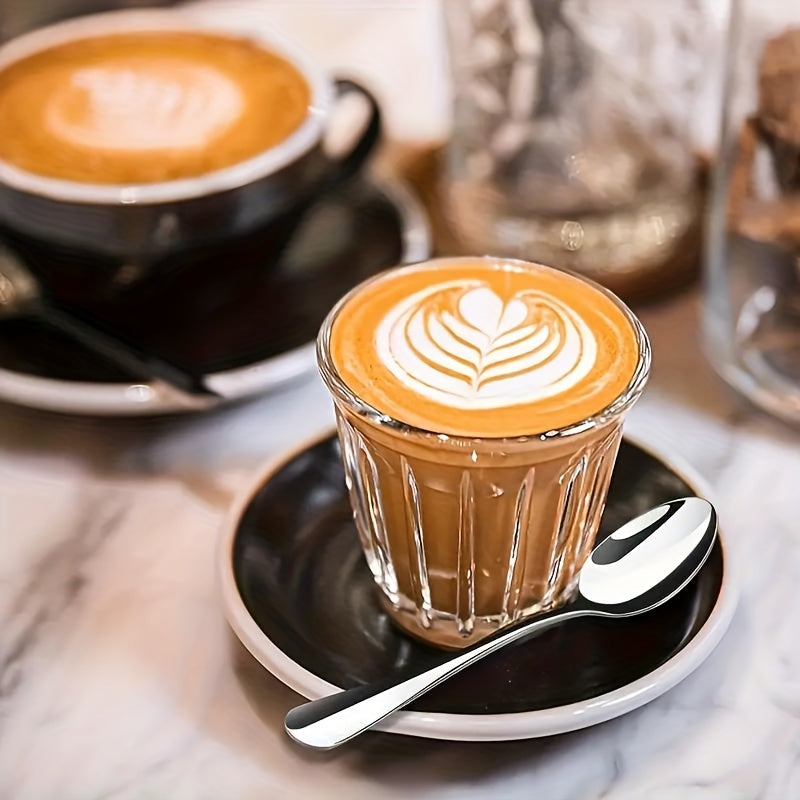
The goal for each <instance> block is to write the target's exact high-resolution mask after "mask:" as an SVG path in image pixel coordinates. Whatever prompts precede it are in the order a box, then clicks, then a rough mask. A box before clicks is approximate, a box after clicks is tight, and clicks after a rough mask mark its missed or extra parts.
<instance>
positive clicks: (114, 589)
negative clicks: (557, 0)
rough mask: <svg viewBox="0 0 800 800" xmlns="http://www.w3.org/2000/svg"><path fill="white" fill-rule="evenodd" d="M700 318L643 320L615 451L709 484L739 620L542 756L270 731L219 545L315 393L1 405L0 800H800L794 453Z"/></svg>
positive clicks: (290, 698) (653, 309) (795, 436)
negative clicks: (718, 370)
mask: <svg viewBox="0 0 800 800" xmlns="http://www.w3.org/2000/svg"><path fill="white" fill-rule="evenodd" d="M277 5H279V6H281V9H282V10H281V13H283V14H284V15H285V16H286V15H287V14H288V12H287V11H286V7H288V6H289V5H290V4H277ZM305 5H306V6H311V7H313V8H314V9H315V13H322V11H324V10H325V8H326V6H325V4H324V3H319V4H316V5H315V4H313V3H306V4H305ZM343 5H345V6H347V8H348V13H350V11H353V18H355V16H356V12H359V13H362V14H363V10H364V9H363V8H360V4H358V3H349V4H343ZM361 5H364V4H361ZM366 5H369V4H366ZM411 5H414V4H411ZM423 5H424V4H421V5H419V8H418V9H417V11H420V13H423V14H427V13H428V12H427V9H426V8H423ZM387 6H391V7H392V8H393V9H394V11H393V13H399V12H398V8H400V7H401V6H403V4H402V3H387ZM405 6H406V7H408V6H409V4H405ZM406 10H407V8H406ZM343 29H344V28H343ZM347 29H348V30H349V28H347ZM428 119H429V127H428V129H427V130H426V131H424V135H428V134H429V133H430V132H431V131H435V130H436V129H437V127H438V126H439V124H440V120H436V119H433V120H431V119H430V118H428ZM404 124H405V123H404V121H403V118H402V117H400V118H398V121H397V127H398V129H400V128H402V127H403V125H404ZM698 303H699V297H698V293H697V290H696V289H695V290H690V291H687V292H685V293H683V294H682V295H680V296H677V297H673V298H671V299H669V300H664V301H663V302H661V303H658V304H653V305H650V306H647V307H643V308H640V309H637V310H638V312H639V313H640V316H641V317H642V319H643V321H644V323H645V325H646V327H647V329H648V331H649V332H650V335H651V338H652V342H653V349H654V369H653V375H652V379H651V382H650V385H649V387H648V389H647V391H646V393H645V395H644V397H643V398H642V400H641V401H640V403H639V405H638V406H637V407H636V408H635V409H634V411H633V413H632V415H631V417H630V420H629V424H628V430H629V431H630V432H631V433H633V434H635V435H636V436H637V437H639V438H640V439H642V440H643V441H645V442H647V443H649V444H652V445H653V446H655V447H657V448H659V449H662V450H666V451H669V452H671V453H675V454H677V455H678V456H679V457H680V458H681V459H682V460H683V461H685V462H687V463H688V464H690V465H691V466H692V467H694V469H695V470H696V471H697V472H699V473H700V474H701V475H702V476H703V477H704V478H705V479H706V481H707V482H708V483H709V485H710V487H711V490H712V491H713V497H714V499H715V501H716V503H717V505H718V509H719V512H720V517H721V520H722V524H723V526H724V530H725V533H726V537H727V544H728V549H729V554H730V556H731V563H732V564H733V565H734V566H736V567H737V568H738V569H737V571H738V574H739V578H740V602H739V605H738V608H737V610H736V613H735V614H734V617H733V620H732V622H731V625H730V628H729V630H728V632H727V634H726V635H725V637H724V638H723V639H722V641H721V643H720V644H719V646H718V647H717V648H716V650H715V651H714V652H713V653H712V654H711V656H710V657H709V658H708V660H707V661H706V662H705V663H704V664H702V665H701V666H700V667H699V668H698V669H697V670H696V671H695V672H694V673H692V674H691V675H690V676H689V677H688V678H686V679H685V680H684V681H683V682H682V683H680V684H679V685H678V686H676V687H675V688H674V689H672V690H670V691H669V692H667V693H666V694H665V695H663V696H661V697H660V698H658V699H656V700H655V701H653V702H651V703H650V704H648V705H647V706H645V707H643V708H641V709H639V710H637V711H634V712H631V713H629V714H627V715H625V716H623V717H620V718H618V719H615V720H613V721H611V722H607V723H605V724H603V725H599V726H597V727H594V728H590V729H586V730H583V731H579V732H576V733H571V734H564V735H561V736H557V737H551V738H547V739H533V740H528V741H518V742H508V743H455V742H443V741H432V740H421V739H412V738H408V737H402V736H391V735H388V734H371V735H369V736H367V737H364V738H363V739H361V740H359V741H357V742H354V743H352V744H351V745H349V746H347V747H346V748H344V749H342V750H341V751H337V752H334V753H327V754H316V753H309V752H307V751H304V750H301V749H299V748H298V747H296V746H295V745H293V744H292V743H291V742H290V741H289V740H288V739H287V738H286V736H285V735H284V734H283V732H282V727H281V723H282V718H283V716H284V714H285V712H286V711H287V710H288V709H289V708H290V707H291V706H292V705H293V704H295V703H296V702H297V700H298V697H297V695H295V694H294V693H293V692H291V691H290V690H289V689H287V688H286V687H284V686H283V685H282V684H281V683H279V682H278V681H277V680H276V679H274V678H273V677H272V676H271V675H269V674H268V673H267V672H265V671H264V670H263V669H262V668H261V667H260V666H259V665H258V664H257V663H256V662H255V661H254V660H253V659H252V658H251V657H250V656H249V655H248V654H247V653H246V652H245V651H244V649H243V648H242V646H241V645H240V644H239V643H238V641H237V640H236V639H235V638H234V637H233V636H232V634H231V632H230V630H229V628H228V626H227V624H226V622H225V620H224V617H223V613H222V610H221V607H220V602H219V598H218V594H217V585H216V568H217V564H216V560H217V554H216V546H217V541H218V535H219V531H220V526H221V522H222V519H223V517H224V516H225V513H226V511H227V510H228V508H229V506H230V504H231V501H232V498H233V497H234V496H235V495H236V494H237V493H238V492H240V491H241V490H242V489H243V488H244V487H246V486H248V485H249V484H250V483H251V481H252V479H253V476H254V474H255V473H256V472H257V471H259V470H261V469H262V467H263V465H264V463H265V462H266V461H267V460H269V459H271V458H274V457H275V456H277V455H278V454H280V453H281V452H283V451H284V450H286V449H287V448H289V447H292V446H295V445H296V444H297V443H299V442H301V441H302V440H304V439H306V438H308V437H309V436H313V435H316V434H318V433H319V432H321V431H323V430H325V429H327V428H328V427H329V426H330V425H331V423H332V412H331V408H330V405H329V402H328V399H327V397H326V395H325V393H324V390H323V388H322V386H321V383H320V382H319V380H318V378H317V377H316V375H315V374H313V373H310V374H309V375H308V376H307V377H305V378H303V379H301V380H299V381H297V382H295V383H293V384H292V385H290V386H286V387H284V388H283V389H281V390H279V391H276V392H274V393H272V394H269V395H266V396H263V397H260V398H258V399H255V400H252V401H249V402H246V403H243V404H240V405H237V406H235V407H230V408H226V409H222V410H219V411H217V412H214V413H210V414H206V415H202V416H184V417H173V418H160V419H144V418H140V419H101V418H79V417H67V416H61V415H57V414H50V413H45V412H37V411H33V410H30V409H24V408H19V407H14V406H11V405H0V552H2V554H3V555H2V558H0V798H2V799H3V800H5V799H6V798H8V799H9V800H12V798H13V800H50V799H51V798H58V799H59V800H95V799H97V800H99V799H100V798H107V799H108V800H112V799H113V800H133V799H134V798H135V799H136V800H140V799H141V800H145V798H147V799H148V800H149V798H169V799H170V800H199V799H202V798H209V800H211V799H212V798H213V799H216V798H230V799H231V800H233V799H234V798H236V799H237V800H245V799H246V800H256V798H283V797H303V798H317V797H319V798H348V799H350V798H370V799H373V798H375V799H377V798H407V797H409V796H414V797H417V798H459V799H461V798H472V797H475V798H487V797H496V798H531V797H535V798H546V799H547V800H567V799H570V800H572V799H573V798H599V797H603V798H612V799H613V800H631V799H632V798H644V797H646V798H648V799H649V800H673V799H674V800H749V799H750V798H765V799H774V800H784V799H785V798H796V797H800V629H798V625H797V622H796V617H795V616H794V611H795V610H796V609H797V608H798V606H799V605H800V601H799V600H798V597H797V587H798V585H799V584H800V491H798V476H800V432H797V431H794V430H791V429H789V428H787V427H784V426H782V425H781V424H779V423H777V422H774V421H772V420H770V419H768V418H766V417H764V416H763V415H761V414H759V413H757V412H755V411H753V410H752V409H750V408H748V407H747V406H745V405H744V404H742V403H741V402H740V401H739V400H738V399H737V398H735V397H733V396H732V395H731V394H730V393H729V392H728V391H727V390H726V389H725V387H724V386H722V384H721V383H720V382H719V381H718V379H717V378H716V377H715V376H714V375H713V373H712V372H711V371H710V369H709V368H708V366H707V364H706V362H705V361H704V359H703V357H702V356H701V355H700V353H699V346H698V331H697V317H698Z"/></svg>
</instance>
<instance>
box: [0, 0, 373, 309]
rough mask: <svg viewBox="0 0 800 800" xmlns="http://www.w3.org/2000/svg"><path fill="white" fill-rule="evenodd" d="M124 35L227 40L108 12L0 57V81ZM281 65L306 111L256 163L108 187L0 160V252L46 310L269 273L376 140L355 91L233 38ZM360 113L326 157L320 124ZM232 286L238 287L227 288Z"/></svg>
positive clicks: (306, 61)
mask: <svg viewBox="0 0 800 800" xmlns="http://www.w3.org/2000/svg"><path fill="white" fill-rule="evenodd" d="M131 31H160V32H167V31H200V32H208V33H215V34H222V35H226V34H227V35H231V36H236V37H241V36H242V35H243V34H242V33H240V32H238V31H236V32H231V33H227V32H226V31H220V30H219V28H218V27H216V26H214V25H213V24H212V23H210V22H209V21H208V20H207V19H206V18H204V17H201V16H197V15H195V14H192V13H191V12H189V11H186V10H173V9H168V10H163V9H162V10H155V9H151V10H144V11H117V12H110V13H106V14H97V15H91V16H86V17H80V18H76V19H74V20H70V21H67V22H63V23H59V24H56V25H52V26H49V27H47V28H42V29H40V30H37V31H34V32H32V33H29V34H26V35H24V36H21V37H19V38H17V39H14V40H12V41H11V42H8V43H7V44H5V45H3V46H2V47H0V70H2V69H4V68H5V67H7V66H9V65H11V64H13V63H15V62H16V61H18V60H20V59H22V58H25V57H26V56H29V55H31V54H34V53H36V52H39V51H42V50H45V49H48V48H49V47H52V46H54V45H58V44H62V43H65V42H70V41H75V40H80V39H83V38H91V37H95V36H102V35H107V34H109V33H114V32H126V33H128V32H131ZM244 35H246V36H247V37H248V38H250V39H252V40H253V41H255V42H256V43H257V44H259V45H261V46H263V47H264V48H265V49H267V50H269V51H271V52H273V53H275V54H277V55H279V56H281V57H282V58H284V59H285V60H287V61H289V63H290V64H291V65H293V66H294V67H295V68H296V69H297V70H298V71H299V72H300V74H301V75H302V76H303V77H304V78H305V80H306V82H307V84H308V87H309V89H310V97H311V99H310V102H309V105H308V109H307V113H306V116H305V118H304V119H303V120H302V122H301V124H300V125H299V127H298V128H297V129H296V130H295V131H294V132H293V133H291V134H290V135H289V136H288V137H287V138H285V139H283V140H282V141H280V142H279V143H278V144H276V145H275V146H273V147H270V148H268V149H265V150H264V151H263V152H260V153H258V154H257V155H256V156H254V157H252V158H249V159H247V160H246V161H242V162H240V163H237V164H234V165H233V166H229V167H226V168H223V169H219V170H215V171H213V172H209V173H207V174H203V175H200V176H198V177H190V178H183V179H178V180H169V181H164V182H160V183H143V184H136V185H119V184H107V183H96V184H95V183H83V182H77V181H71V180H61V179H55V178H48V177H43V176H41V175H37V174H33V173H31V172H26V171H24V170H22V169H19V168H18V167H16V166H14V165H12V164H9V163H7V162H4V161H2V160H0V244H2V245H4V246H5V247H7V248H8V249H9V250H10V251H11V252H12V253H13V254H14V255H16V256H17V257H18V258H19V259H20V260H21V261H22V262H23V263H25V264H26V265H27V266H28V267H29V269H30V270H31V271H32V272H33V273H34V274H35V275H36V276H37V277H38V279H39V280H40V282H41V283H42V285H43V287H44V289H45V291H46V292H47V293H48V294H49V295H50V296H51V298H53V299H55V300H57V301H59V302H62V303H64V304H66V305H67V306H69V307H71V308H75V309H81V308H84V307H89V308H90V309H91V307H92V305H96V304H97V303H100V304H102V303H105V302H113V303H119V302H123V301H124V297H125V295H126V293H128V292H134V293H136V292H139V293H141V292H142V291H144V292H151V291H154V290H157V287H158V283H159V281H161V280H163V279H164V278H165V277H166V276H168V275H171V276H174V275H175V274H180V275H181V276H182V277H181V280H184V281H186V282H187V286H189V285H191V282H192V280H193V279H194V278H195V276H196V278H197V280H202V281H209V280H212V279H214V277H215V276H219V275H222V276H224V278H225V280H226V281H227V280H228V279H232V278H233V274H234V273H235V272H236V271H237V270H238V271H239V272H246V273H250V272H253V271H255V272H258V271H265V270H269V269H270V268H271V267H272V266H273V265H274V264H275V262H276V261H277V260H278V256H279V255H280V253H281V252H282V250H283V248H284V247H285V245H286V242H287V239H289V238H290V237H291V235H292V233H293V232H294V230H295V229H296V227H297V224H298V222H299V221H300V220H301V219H302V217H303V214H304V213H305V210H306V209H307V207H308V205H309V203H312V202H313V201H314V199H315V198H317V197H319V196H320V194H322V193H324V192H326V191H328V190H330V189H332V188H334V187H336V186H337V185H339V184H340V183H341V182H343V181H345V180H347V179H348V178H350V177H352V176H353V175H354V174H356V173H357V172H359V170H360V169H361V168H362V166H363V165H364V164H365V162H366V161H367V159H368V157H369V155H370V153H371V152H372V150H373V148H374V146H375V144H376V143H377V141H378V138H379V135H380V128H381V122H380V112H379V108H378V104H377V103H376V101H375V99H374V98H373V97H372V96H371V95H370V93H369V92H368V91H367V90H365V89H364V88H362V87H360V86H359V85H357V84H356V83H353V82H351V81H347V80H334V79H332V78H331V77H330V76H328V74H327V73H326V72H325V70H323V69H322V68H321V67H320V66H319V65H318V64H317V63H316V62H315V60H314V59H313V58H312V57H309V56H308V55H307V54H306V53H304V52H302V51H301V50H299V49H298V48H297V47H296V46H295V45H294V44H291V43H289V42H287V41H285V40H284V39H283V38H281V37H279V36H277V35H272V34H268V33H263V32H258V33H250V34H244ZM349 93H358V94H360V95H361V96H362V97H363V98H364V99H365V100H366V104H367V106H368V115H367V119H366V121H365V122H363V123H360V126H359V131H358V133H357V135H355V136H353V137H351V139H350V144H349V145H348V146H347V148H346V150H345V152H338V153H336V154H332V153H330V152H329V149H328V148H327V147H326V132H327V130H328V128H329V120H330V117H331V115H332V113H333V111H334V109H335V108H336V106H337V105H338V103H339V100H340V99H341V98H342V97H343V96H344V95H346V94H349ZM239 277H240V278H241V276H239Z"/></svg>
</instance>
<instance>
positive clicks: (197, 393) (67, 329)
mask: <svg viewBox="0 0 800 800" xmlns="http://www.w3.org/2000/svg"><path fill="white" fill-rule="evenodd" d="M36 306H37V311H38V316H39V317H40V319H42V320H44V321H45V322H46V323H48V324H49V325H51V326H52V327H53V328H55V329H56V330H58V331H60V332H61V333H63V334H65V335H66V336H68V337H70V338H71V339H72V340H73V341H76V342H79V343H80V344H82V345H83V346H84V347H86V348H87V349H89V350H91V351H92V352H94V353H97V354H98V355H101V356H103V357H104V358H106V359H108V360H109V361H110V362H112V363H113V364H116V365H117V366H118V367H122V369H124V370H125V371H126V372H128V373H130V374H131V376H133V377H137V378H140V379H143V380H146V381H148V382H152V381H153V380H156V381H160V382H161V383H162V384H164V385H165V386H166V387H167V388H168V391H169V392H170V393H171V394H173V395H176V396H179V397H180V398H181V399H182V400H184V401H185V404H186V405H187V406H195V405H197V404H198V403H200V404H201V405H205V404H207V403H208V401H212V400H218V399H219V395H218V394H217V393H216V392H215V391H214V390H213V389H211V388H210V387H209V386H208V385H207V384H206V382H205V381H204V380H203V378H202V377H198V376H196V375H193V374H191V373H189V372H187V371H186V370H184V369H183V368H181V367H178V366H176V365H175V364H172V363H171V362H169V361H166V360H165V359H163V358H161V357H159V356H156V355H154V354H153V353H147V352H144V351H142V350H140V349H139V348H137V347H136V346H134V345H131V344H128V343H127V342H124V341H122V340H120V339H118V338H117V337H115V336H111V335H109V334H108V333H106V332H105V331H102V330H99V329H98V328H96V327H94V326H93V325H89V324H87V323H85V322H83V320H81V319H78V318H77V317H75V316H73V315H72V314H69V313H67V312H65V311H62V310H61V309H60V308H58V307H56V306H54V305H53V304H52V303H50V302H47V301H45V300H43V299H42V300H39V301H38V302H37V303H36Z"/></svg>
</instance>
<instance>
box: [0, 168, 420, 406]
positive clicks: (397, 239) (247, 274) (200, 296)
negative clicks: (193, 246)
mask: <svg viewBox="0 0 800 800" xmlns="http://www.w3.org/2000/svg"><path fill="white" fill-rule="evenodd" d="M419 213H420V212H419V210H418V209H417V207H416V201H414V200H413V198H410V197H407V196H406V191H405V190H404V189H403V188H402V187H399V188H398V187H395V186H388V185H379V184H377V183H375V182H373V181H370V180H367V179H361V180H352V181H350V182H348V183H347V184H344V185H342V186H341V187H339V188H338V189H337V190H336V191H335V192H332V193H331V194H330V195H329V196H328V197H326V198H325V199H323V200H321V201H319V203H317V204H316V205H315V206H314V207H313V209H312V210H311V211H310V212H309V214H308V217H307V218H306V219H305V220H304V221H303V223H302V225H301V226H300V228H299V229H298V230H297V232H296V234H295V236H294V238H293V241H292V244H291V245H290V246H289V247H288V248H287V250H286V251H285V252H284V253H283V256H282V258H281V261H280V263H279V264H278V266H277V267H275V268H271V269H270V270H269V271H265V272H264V273H263V274H261V273H260V272H259V269H258V263H259V259H260V258H262V256H261V255H260V253H259V252H258V251H254V252H245V253H240V254H239V255H238V258H239V259H240V260H241V259H244V260H249V262H248V263H246V264H237V265H232V264H230V263H227V262H226V260H225V255H224V254H220V258H219V264H218V268H215V270H214V272H213V274H207V275H204V276H202V277H201V279H198V278H197V275H196V273H194V272H193V273H192V276H191V280H190V279H188V278H187V277H186V275H184V274H182V273H178V274H176V275H168V276H166V277H165V278H164V279H163V281H162V280H160V281H159V283H158V286H157V291H154V290H152V289H149V288H148V290H147V291H141V292H139V293H138V294H137V292H136V291H129V292H127V294H125V295H124V296H122V297H121V298H120V299H118V300H108V301H102V302H95V303H94V305H92V307H91V308H89V309H88V311H89V312H90V314H91V316H92V317H93V318H94V319H96V320H98V321H99V322H100V323H102V324H103V325H104V326H105V327H107V328H108V329H109V330H110V331H112V332H114V333H116V334H117V335H121V336H123V337H124V338H126V339H127V340H129V341H131V342H133V343H136V344H138V345H140V346H141V347H142V348H144V349H146V350H148V351H150V352H153V353H157V354H159V355H161V356H162V357H164V358H167V359H170V360H172V361H174V362H175V363H177V364H180V365H182V366H183V367H185V368H186V369H187V370H188V371H190V372H193V373H195V374H205V375H209V374H214V373H218V372H222V371H229V370H236V369H238V368H242V367H246V366H248V365H252V364H257V363H260V362H264V361H268V360H269V359H272V358H275V357H277V356H280V355H281V354H285V353H287V352H291V351H293V350H295V349H297V348H299V347H301V346H302V345H305V344H307V343H308V342H311V341H313V339H314V338H315V336H316V333H317V330H318V329H319V326H320V323H321V322H322V320H323V318H324V316H325V314H326V313H327V311H328V310H329V309H330V307H331V306H332V305H333V303H334V302H335V301H336V300H337V299H338V298H339V297H340V296H341V295H342V294H344V293H345V292H346V291H347V290H348V289H350V288H351V287H352V286H354V285H355V284H356V283H358V282H359V281H361V280H363V279H364V278H366V277H369V276H370V275H372V274H374V273H375V272H378V271H380V270H381V269H385V268H387V267H390V266H393V265H395V264H399V263H402V262H404V261H411V260H419V259H421V258H424V257H426V256H427V254H428V253H427V232H426V230H425V229H424V222H421V219H420V217H419ZM420 226H422V228H423V229H422V230H419V228H420ZM410 237H416V238H414V240H413V242H410ZM250 262H252V263H250ZM234 266H236V267H237V268H236V269H234V268H233V267H234ZM0 370H6V371H8V372H10V373H14V375H15V376H18V375H21V376H33V377H39V378H46V379H49V380H52V381H63V382H65V384H66V383H79V382H91V383H129V382H130V379H131V377H132V376H130V375H127V374H125V373H123V372H121V371H120V370H119V369H118V368H117V367H115V366H114V365H112V364H109V363H107V362H106V361H105V360H104V359H103V358H102V357H99V356H97V355H96V354H95V353H92V352H89V351H87V350H86V349H84V348H83V347H81V346H80V345H78V344H76V343H75V342H73V341H71V340H69V339H67V338H65V337H64V336H63V335H61V334H60V333H59V332H57V331H55V330H53V329H51V328H50V327H48V326H47V325H46V324H44V323H42V322H40V321H37V320H35V319H28V318H23V319H7V320H2V321H0ZM137 382H138V381H137ZM61 388H69V387H67V386H65V387H61ZM1 390H2V381H0V391H1ZM5 399H11V400H16V399H18V398H17V397H16V396H9V397H6V398H5ZM21 402H25V395H24V393H23V396H22V400H21ZM32 402H35V400H34V401H32ZM53 403H54V407H57V398H55V399H54V401H53Z"/></svg>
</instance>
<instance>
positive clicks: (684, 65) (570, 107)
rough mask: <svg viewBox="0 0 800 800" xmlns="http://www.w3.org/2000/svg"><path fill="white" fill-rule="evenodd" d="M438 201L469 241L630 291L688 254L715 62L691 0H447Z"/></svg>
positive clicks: (675, 275)
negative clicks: (446, 136) (444, 132)
mask: <svg viewBox="0 0 800 800" xmlns="http://www.w3.org/2000/svg"><path fill="white" fill-rule="evenodd" d="M442 7H443V12H444V22H445V30H446V35H447V43H448V49H449V57H450V65H451V70H452V80H453V114H454V119H453V122H454V124H453V134H452V138H451V141H450V142H449V143H448V145H447V147H446V150H445V155H444V163H443V165H442V185H441V197H442V202H443V205H444V213H445V216H446V217H447V220H448V224H449V225H450V227H451V228H452V229H453V232H454V234H455V236H456V237H457V238H458V240H459V241H460V242H461V243H463V245H464V247H465V249H466V250H471V251H473V252H491V253H494V254H497V255H506V256H514V257H519V258H527V259H531V260H535V261H540V262H542V263H546V264H551V265H553V266H558V267H563V268H568V269H573V270H576V271H578V272H580V273H582V274H584V275H587V276H589V277H591V278H594V279H596V280H598V281H600V282H601V283H603V284H605V285H606V286H608V287H609V288H611V289H614V290H615V291H618V292H619V293H621V294H623V295H624V296H626V297H627V298H629V299H630V298H632V297H633V298H635V297H640V296H643V295H652V294H654V293H657V292H659V291H662V290H666V289H667V288H672V287H675V286H678V285H681V284H683V283H685V282H686V281H687V280H689V279H690V278H692V277H694V276H695V275H696V272H697V269H698V265H699V252H700V242H701V227H702V225H701V221H702V212H703V203H704V198H705V193H704V188H705V181H704V176H705V169H704V162H703V159H702V158H701V157H700V156H699V154H698V151H699V144H698V136H697V128H698V126H697V124H696V123H697V120H698V115H697V101H698V99H699V98H700V95H701V92H702V91H703V89H704V87H705V85H706V82H707V81H708V79H709V78H710V76H711V73H712V71H711V70H709V62H710V61H711V60H712V59H711V58H710V53H709V49H708V47H707V44H708V29H709V19H708V17H709V12H708V10H707V7H706V5H705V4H704V3H703V2H702V1H701V0H654V2H648V3H640V2H637V0H614V2H609V0H443V5H442Z"/></svg>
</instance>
